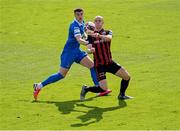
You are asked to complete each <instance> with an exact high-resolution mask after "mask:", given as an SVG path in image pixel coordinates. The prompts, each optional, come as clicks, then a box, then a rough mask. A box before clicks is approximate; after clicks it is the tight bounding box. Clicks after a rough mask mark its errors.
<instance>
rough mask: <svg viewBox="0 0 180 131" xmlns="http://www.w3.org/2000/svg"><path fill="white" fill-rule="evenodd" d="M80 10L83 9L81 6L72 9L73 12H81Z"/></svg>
mask: <svg viewBox="0 0 180 131" xmlns="http://www.w3.org/2000/svg"><path fill="white" fill-rule="evenodd" d="M82 11H84V10H83V9H82V8H76V9H74V13H76V12H82Z"/></svg>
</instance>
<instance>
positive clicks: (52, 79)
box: [41, 73, 64, 87]
mask: <svg viewBox="0 0 180 131" xmlns="http://www.w3.org/2000/svg"><path fill="white" fill-rule="evenodd" d="M63 78H64V77H63V75H62V74H61V73H56V74H53V75H51V76H50V77H49V78H47V79H46V80H44V81H43V82H42V83H41V84H42V87H44V86H46V85H48V84H51V83H54V82H56V81H59V80H61V79H63Z"/></svg>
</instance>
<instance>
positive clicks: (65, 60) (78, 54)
mask: <svg viewBox="0 0 180 131" xmlns="http://www.w3.org/2000/svg"><path fill="white" fill-rule="evenodd" d="M86 56H87V53H86V52H84V51H82V50H80V49H78V50H64V51H63V52H62V54H61V65H60V66H61V67H63V68H66V69H69V68H70V67H71V65H72V64H73V63H74V62H76V63H80V61H81V60H82V59H83V58H84V57H86Z"/></svg>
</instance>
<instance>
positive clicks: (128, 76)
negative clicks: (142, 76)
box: [123, 73, 131, 80]
mask: <svg viewBox="0 0 180 131" xmlns="http://www.w3.org/2000/svg"><path fill="white" fill-rule="evenodd" d="M123 79H124V80H130V79H131V76H130V74H129V73H127V74H126V75H125V77H124V78H123Z"/></svg>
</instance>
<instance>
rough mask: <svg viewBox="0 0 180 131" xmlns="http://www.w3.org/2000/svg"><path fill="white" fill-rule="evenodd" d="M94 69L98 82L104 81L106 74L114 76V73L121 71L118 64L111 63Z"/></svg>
mask: <svg viewBox="0 0 180 131" xmlns="http://www.w3.org/2000/svg"><path fill="white" fill-rule="evenodd" d="M95 68H96V72H97V76H98V81H101V80H104V79H106V72H109V73H112V74H116V72H117V71H118V70H119V69H121V66H120V65H119V64H118V63H116V62H114V61H112V63H110V64H108V65H100V66H97V67H95Z"/></svg>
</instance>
